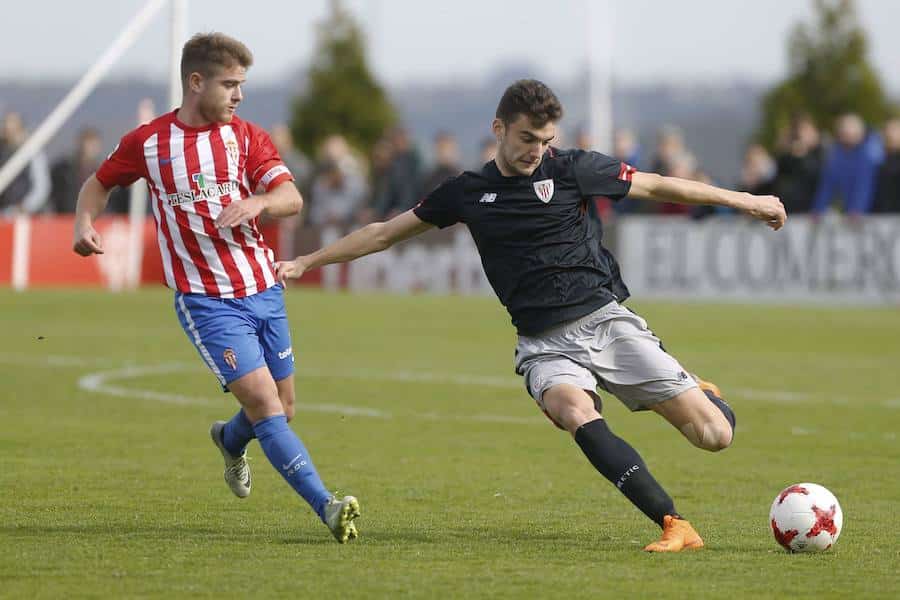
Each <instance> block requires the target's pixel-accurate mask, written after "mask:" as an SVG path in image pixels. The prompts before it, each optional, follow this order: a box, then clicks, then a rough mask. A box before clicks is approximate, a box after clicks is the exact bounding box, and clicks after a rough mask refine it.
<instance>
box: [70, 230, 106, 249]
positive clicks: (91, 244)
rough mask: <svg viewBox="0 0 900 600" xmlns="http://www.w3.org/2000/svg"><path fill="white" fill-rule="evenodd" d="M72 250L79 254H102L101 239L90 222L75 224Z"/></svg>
mask: <svg viewBox="0 0 900 600" xmlns="http://www.w3.org/2000/svg"><path fill="white" fill-rule="evenodd" d="M72 250H74V251H75V252H76V253H78V254H80V255H81V256H90V255H91V254H103V239H102V238H101V237H100V234H99V233H97V230H96V229H94V227H93V225H91V224H90V223H85V224H81V225H76V226H75V240H74V241H73V242H72Z"/></svg>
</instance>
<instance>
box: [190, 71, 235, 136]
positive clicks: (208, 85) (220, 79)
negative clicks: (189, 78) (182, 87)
mask: <svg viewBox="0 0 900 600" xmlns="http://www.w3.org/2000/svg"><path fill="white" fill-rule="evenodd" d="M246 81H247V69H245V68H244V67H242V66H240V65H235V66H233V67H228V68H225V69H221V70H219V71H218V72H217V73H216V74H215V75H213V76H212V77H208V78H205V79H203V83H202V85H201V89H200V102H199V104H198V109H199V111H200V115H201V116H202V117H203V118H204V119H205V120H207V121H210V122H213V123H230V122H231V119H232V118H233V117H234V111H236V110H237V107H238V104H240V103H241V100H243V99H244V95H243V93H242V92H241V86H242V85H243V84H244V82H246Z"/></svg>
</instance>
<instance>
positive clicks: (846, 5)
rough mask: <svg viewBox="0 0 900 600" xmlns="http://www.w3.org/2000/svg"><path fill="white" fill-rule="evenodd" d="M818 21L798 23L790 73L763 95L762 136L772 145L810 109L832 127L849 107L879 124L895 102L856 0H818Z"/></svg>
mask: <svg viewBox="0 0 900 600" xmlns="http://www.w3.org/2000/svg"><path fill="white" fill-rule="evenodd" d="M815 13H816V14H815V21H814V22H813V23H810V24H799V25H797V26H796V27H795V28H794V31H793V32H792V34H791V36H790V38H789V41H788V54H789V58H790V71H789V75H788V77H787V79H786V80H785V81H783V82H781V83H780V84H778V85H777V86H775V88H773V89H772V90H770V91H769V92H768V93H767V94H766V95H765V97H764V98H763V103H762V123H761V126H760V130H759V132H758V137H759V139H760V141H762V142H763V143H764V144H765V145H767V146H769V147H770V148H771V147H773V146H774V145H775V142H776V138H777V136H778V133H779V131H781V130H783V129H784V127H786V126H787V124H788V123H789V122H790V119H791V117H792V116H793V115H795V114H798V113H807V114H809V115H810V116H811V117H812V118H813V120H814V121H815V122H816V124H817V125H818V126H819V127H820V128H824V129H830V128H831V127H832V125H833V124H834V120H835V118H836V117H838V116H839V115H841V114H843V113H846V112H855V113H858V114H859V115H860V116H861V117H862V118H863V119H865V121H866V122H867V123H869V124H870V125H873V126H877V125H880V124H881V123H883V122H884V120H885V119H886V118H888V117H889V116H890V112H891V106H890V103H889V102H888V99H887V97H886V96H885V93H884V90H883V89H882V86H881V82H880V81H879V77H878V74H877V73H876V72H875V69H874V68H873V67H872V66H871V65H870V64H869V62H868V56H867V54H868V43H867V41H866V34H865V31H864V30H863V29H862V27H861V26H860V24H859V20H858V19H857V15H856V6H855V2H854V0H815Z"/></svg>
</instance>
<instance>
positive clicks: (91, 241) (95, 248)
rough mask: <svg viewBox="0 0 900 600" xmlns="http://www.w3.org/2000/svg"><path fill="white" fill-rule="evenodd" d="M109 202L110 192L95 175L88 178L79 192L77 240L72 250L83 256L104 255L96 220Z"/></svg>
mask: <svg viewBox="0 0 900 600" xmlns="http://www.w3.org/2000/svg"><path fill="white" fill-rule="evenodd" d="M108 201H109V190H108V189H106V188H105V187H103V184H102V183H100V182H99V181H98V180H97V178H96V177H95V176H93V175H91V176H90V177H88V178H87V181H85V182H84V185H82V186H81V190H80V191H79V192H78V204H77V205H76V207H75V238H74V240H73V241H72V250H74V251H75V252H76V253H78V254H80V255H81V256H90V255H91V254H103V240H102V239H101V238H100V234H99V233H97V230H96V229H94V219H96V218H97V217H98V216H100V213H102V212H103V209H104V208H106V203H107V202H108Z"/></svg>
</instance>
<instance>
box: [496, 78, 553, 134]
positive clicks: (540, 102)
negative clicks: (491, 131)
mask: <svg viewBox="0 0 900 600" xmlns="http://www.w3.org/2000/svg"><path fill="white" fill-rule="evenodd" d="M519 115H525V116H526V117H528V119H529V120H530V121H531V123H532V125H534V126H536V127H543V126H544V125H546V124H547V123H549V122H551V121H553V122H556V121H559V120H560V119H561V118H562V115H563V108H562V104H560V103H559V99H558V98H557V97H556V94H554V93H553V90H551V89H550V88H549V87H547V86H546V85H544V84H543V83H542V82H540V81H538V80H537V79H520V80H518V81H516V82H515V83H513V84H512V85H511V86H509V87H508V88H506V91H505V92H503V97H502V98H500V104H498V105H497V118H498V119H500V120H502V121H503V122H504V123H507V124H509V123H512V122H513V121H515V120H516V118H517V117H518V116H519Z"/></svg>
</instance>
